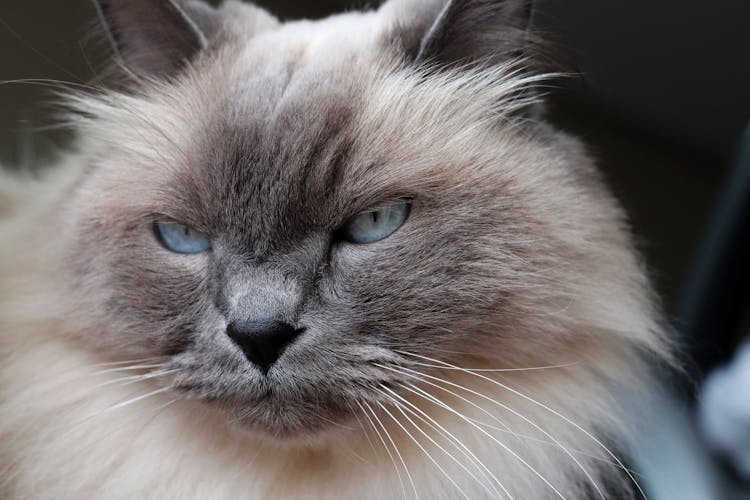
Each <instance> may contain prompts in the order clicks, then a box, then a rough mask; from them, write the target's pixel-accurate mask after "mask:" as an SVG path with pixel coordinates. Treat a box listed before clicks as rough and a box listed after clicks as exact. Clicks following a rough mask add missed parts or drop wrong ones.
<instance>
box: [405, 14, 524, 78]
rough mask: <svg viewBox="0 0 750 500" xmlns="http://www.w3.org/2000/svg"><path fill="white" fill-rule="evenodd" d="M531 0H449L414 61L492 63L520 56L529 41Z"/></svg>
mask: <svg viewBox="0 0 750 500" xmlns="http://www.w3.org/2000/svg"><path fill="white" fill-rule="evenodd" d="M532 3H533V2H532V0H448V1H447V2H445V3H444V4H443V6H442V9H441V10H440V12H439V13H438V14H437V16H436V17H435V19H434V21H433V23H432V24H431V26H430V28H429V29H428V30H427V32H426V33H424V36H423V37H422V39H421V42H420V44H419V49H418V50H417V56H416V61H417V62H419V63H423V62H436V63H439V64H443V65H462V64H472V63H490V64H491V63H493V62H498V61H501V60H505V59H509V58H512V57H516V56H523V55H524V52H525V50H526V49H528V48H529V45H530V44H531V41H532V37H531V35H530V34H529V30H528V28H529V24H530V22H531V10H532Z"/></svg>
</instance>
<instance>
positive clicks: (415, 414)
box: [381, 387, 500, 498]
mask: <svg viewBox="0 0 750 500" xmlns="http://www.w3.org/2000/svg"><path fill="white" fill-rule="evenodd" d="M383 388H384V389H387V388H386V387H383ZM388 392H391V393H392V394H393V396H395V397H398V398H399V399H401V400H403V401H406V400H404V399H403V398H402V397H401V396H399V395H397V394H396V393H394V392H393V391H390V390H388ZM381 394H383V395H384V396H386V397H389V396H388V394H385V393H383V392H382V391H381ZM392 402H393V404H394V406H395V407H396V409H397V410H398V411H399V412H401V414H402V415H403V416H404V418H406V420H408V421H409V423H410V424H411V425H412V426H413V427H414V428H415V429H417V431H419V433H420V434H422V435H423V436H424V437H425V438H427V439H428V440H429V441H430V442H431V443H432V444H433V445H435V446H436V447H437V448H438V449H439V450H440V451H442V452H443V453H445V454H446V455H447V456H448V458H450V459H451V460H453V461H454V462H455V463H456V464H457V465H458V466H459V467H461V469H463V470H464V471H465V472H466V473H467V474H468V475H469V476H470V477H471V478H472V479H473V480H474V481H476V482H477V483H478V484H479V485H480V486H482V488H484V490H485V491H486V492H487V493H489V494H490V495H492V494H493V492H494V495H495V496H496V497H498V498H499V497H500V492H499V491H498V490H497V489H496V488H495V485H494V484H492V483H491V482H490V488H492V491H491V490H490V488H488V487H487V485H486V484H485V483H484V482H483V481H480V479H479V478H478V477H477V476H476V475H475V474H474V473H473V472H471V470H469V468H468V467H466V466H465V465H464V464H463V463H461V461H460V460H458V459H457V458H456V457H454V456H453V455H452V454H451V453H450V452H448V450H446V449H445V448H444V447H443V446H441V445H440V444H439V443H438V442H437V441H435V440H434V439H433V438H432V437H431V436H430V435H429V434H428V433H427V432H425V431H424V429H422V428H421V427H419V425H417V424H416V423H414V421H413V420H412V419H411V418H409V416H408V415H406V414H405V413H404V410H405V411H407V412H409V413H410V414H411V415H414V417H416V418H418V419H419V420H421V421H422V422H424V423H425V424H426V425H428V426H430V427H431V428H432V429H434V430H436V431H437V430H438V428H437V427H436V426H434V425H432V424H431V423H430V422H428V421H427V420H425V419H424V418H422V417H421V416H420V415H419V414H418V413H416V412H415V411H414V410H412V409H410V408H409V407H408V406H404V405H403V404H401V403H399V402H398V401H392ZM441 435H443V436H444V434H442V433H441ZM453 439H454V440H456V441H458V440H457V439H456V438H455V437H454V438H453ZM449 442H451V441H449ZM458 442H459V443H460V441H458ZM451 444H453V445H454V446H455V447H457V448H458V449H459V451H461V448H460V447H458V446H456V444H455V443H453V442H451ZM464 456H466V457H467V458H470V455H468V454H467V453H464ZM471 461H472V463H474V461H473V460H471ZM480 463H481V462H480ZM479 472H480V474H482V477H483V478H484V480H487V476H486V475H485V474H483V473H482V470H481V469H479Z"/></svg>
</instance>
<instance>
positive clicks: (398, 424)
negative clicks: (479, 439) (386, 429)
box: [378, 402, 469, 500]
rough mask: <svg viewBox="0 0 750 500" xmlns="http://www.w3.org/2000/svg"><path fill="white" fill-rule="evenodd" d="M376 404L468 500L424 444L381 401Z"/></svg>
mask: <svg viewBox="0 0 750 500" xmlns="http://www.w3.org/2000/svg"><path fill="white" fill-rule="evenodd" d="M378 406H379V407H380V409H381V410H383V411H384V412H385V413H386V415H388V416H389V417H391V420H393V421H394V422H395V423H396V425H397V426H399V427H400V428H401V430H402V431H404V433H406V435H407V436H409V438H410V439H411V440H412V441H414V444H416V445H417V446H418V447H419V449H420V450H422V453H424V454H425V456H427V458H429V459H430V461H431V462H432V463H433V464H435V467H437V468H438V470H439V471H440V472H442V473H443V475H444V476H445V478H446V479H447V480H448V481H450V482H451V484H452V485H453V486H455V488H456V489H457V490H458V491H459V493H461V496H463V497H464V498H465V499H466V500H469V497H468V495H466V493H464V490H462V489H461V487H460V486H459V485H458V484H457V483H456V482H455V481H454V480H453V478H451V477H450V475H448V473H447V472H445V469H443V468H442V467H440V464H439V463H438V462H437V460H435V459H434V458H432V455H430V453H429V452H428V451H427V450H426V449H425V448H424V446H422V443H420V442H419V441H418V440H417V439H416V438H415V437H414V436H412V434H411V433H410V432H409V431H408V430H406V427H404V426H403V425H402V424H401V422H399V421H398V419H397V418H396V417H394V416H393V414H391V412H389V411H388V409H387V408H386V407H385V406H383V404H382V403H380V402H378ZM404 415H405V414H404ZM412 425H413V424H412Z"/></svg>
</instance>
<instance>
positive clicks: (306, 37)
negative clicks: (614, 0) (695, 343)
mask: <svg viewBox="0 0 750 500" xmlns="http://www.w3.org/2000/svg"><path fill="white" fill-rule="evenodd" d="M99 6H100V13H101V17H102V19H103V21H104V23H105V25H106V26H107V27H108V32H109V33H110V36H111V38H112V41H113V43H114V46H115V48H116V52H117V60H118V65H119V68H120V69H121V71H122V73H121V74H122V75H123V79H124V80H123V81H125V82H126V83H125V84H123V85H120V86H118V90H112V91H106V92H102V93H99V94H96V95H90V94H89V95H86V96H79V97H77V98H74V103H75V105H76V107H77V110H78V120H79V123H80V127H81V132H82V134H83V135H84V136H85V137H86V141H87V142H86V144H87V147H86V155H85V156H86V171H85V173H84V174H83V175H82V177H81V179H80V182H79V183H78V184H77V185H76V187H75V189H74V191H73V192H72V194H71V196H70V198H69V199H68V200H67V202H66V206H65V209H64V220H65V224H66V225H65V226H64V227H65V231H64V237H63V239H62V243H61V245H62V249H63V250H62V251H61V256H60V258H61V259H62V260H63V262H64V265H63V266H61V267H62V269H63V274H64V276H65V282H66V283H67V284H68V288H67V289H66V293H65V294H64V295H65V297H64V298H63V299H61V300H67V301H69V303H70V304H71V307H70V308H71V312H70V318H73V319H72V320H71V324H72V325H73V326H72V327H71V329H74V330H75V334H76V335H77V336H79V337H80V338H83V339H85V340H86V342H87V343H88V344H89V345H90V346H92V347H93V348H96V349H100V350H102V351H104V352H106V353H108V354H110V355H113V356H122V357H127V358H133V357H151V356H159V357H161V358H160V359H163V360H164V364H163V365H162V366H163V367H164V368H165V373H168V375H165V376H164V378H165V379H166V380H167V381H168V383H169V384H171V385H172V386H173V389H174V391H175V392H177V393H178V394H180V395H181V396H182V397H188V398H196V399H201V400H204V401H206V402H208V403H209V404H213V405H216V406H218V407H221V408H226V409H228V410H229V413H231V415H233V418H234V419H235V420H237V421H239V422H241V423H243V424H245V425H247V426H248V427H250V428H253V429H256V430H258V431H261V432H264V433H266V434H270V435H274V436H299V435H310V434H315V433H318V432H320V431H322V430H325V429H328V428H330V427H331V426H332V425H333V424H332V423H336V422H342V421H345V420H348V419H349V418H350V416H351V415H352V414H353V413H355V412H357V411H359V409H360V408H363V407H365V408H366V407H368V406H375V405H377V404H378V403H379V402H381V401H385V400H387V399H388V391H390V390H394V391H397V392H398V391H399V390H400V389H399V388H400V387H402V386H403V385H404V384H408V383H411V382H415V381H416V380H418V376H417V375H415V373H421V372H425V371H428V372H429V371H430V370H433V371H435V370H439V369H440V367H441V363H445V365H442V366H447V364H450V365H456V366H473V367H478V366H479V367H481V366H484V367H491V368H503V369H505V368H509V369H513V368H526V367H533V366H547V365H558V364H563V363H575V364H579V365H580V366H581V367H583V368H584V369H585V370H586V371H587V373H589V372H590V373H593V372H598V373H601V372H609V373H610V374H611V375H612V376H613V377H615V378H617V377H619V376H620V373H619V372H618V371H617V370H618V368H617V367H618V366H624V365H625V364H626V363H625V360H626V359H628V357H629V356H630V355H631V354H632V353H633V352H634V351H635V350H636V349H637V346H645V347H653V346H654V345H656V343H657V341H656V340H655V337H654V336H653V333H652V332H653V322H652V321H653V314H652V312H651V306H650V303H651V297H650V292H649V288H648V284H647V281H646V279H645V278H644V276H643V273H642V271H641V270H640V269H639V267H638V264H637V262H636V258H635V256H634V254H633V252H632V249H631V245H630V242H629V239H628V236H627V232H626V230H625V229H624V219H623V216H622V214H621V212H620V210H619V208H618V207H617V205H616V203H615V202H614V201H613V200H612V199H611V197H610V195H609V194H608V192H607V191H606V189H605V188H604V187H603V186H602V184H601V182H600V180H599V177H598V175H597V174H596V171H595V169H594V168H593V164H592V161H591V160H590V158H589V157H588V156H587V155H586V153H585V151H584V150H583V148H582V147H581V146H580V145H579V144H578V142H577V141H576V140H574V139H572V138H570V137H568V136H567V135H565V134H563V133H560V132H558V131H556V130H554V129H553V128H552V127H550V126H549V125H547V124H545V122H544V121H543V120H541V119H539V118H537V117H536V116H535V113H534V110H533V106H534V105H535V104H536V103H538V101H539V93H538V91H537V89H536V86H537V84H538V83H539V82H540V81H542V80H543V78H544V75H541V74H540V73H539V72H538V71H537V67H536V66H535V64H534V63H533V61H534V60H535V59H534V57H533V56H534V49H535V47H536V46H537V42H536V41H535V40H534V38H533V37H532V36H531V35H529V32H528V24H529V16H530V2H529V1H526V0H494V1H489V0H484V1H479V0H451V1H447V2H446V1H442V0H436V1H429V0H424V1H419V0H391V1H390V2H387V3H386V4H384V5H383V6H382V7H380V8H379V9H378V10H375V11H371V12H366V13H357V12H352V13H347V14H343V15H338V16H333V17H330V18H327V19H324V20H322V21H316V22H310V21H298V22H289V23H281V22H279V21H278V20H276V19H275V18H274V17H272V16H271V15H270V14H269V13H267V12H266V11H264V10H262V9H260V8H258V7H255V6H252V5H250V4H241V3H239V2H234V1H227V2H226V3H224V4H223V5H222V6H221V7H219V8H214V7H210V6H208V5H207V4H204V3H200V2H193V1H190V2H178V1H173V0H127V1H125V0H113V1H100V2H99ZM428 358H429V359H431V360H432V361H429V362H427V361H426V360H427V359H428ZM430 364H431V365H433V366H432V367H428V366H425V365H430ZM624 372H625V369H624V368H623V373H624ZM597 377H599V375H597ZM549 383H554V380H551V381H549ZM588 383H590V384H594V382H586V383H584V384H583V385H581V386H580V387H579V388H578V389H579V390H581V391H586V390H587V389H586V388H587V387H589V386H588V385H586V384H588ZM362 411H364V410H362Z"/></svg>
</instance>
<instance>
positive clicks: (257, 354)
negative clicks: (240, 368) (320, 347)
mask: <svg viewBox="0 0 750 500" xmlns="http://www.w3.org/2000/svg"><path fill="white" fill-rule="evenodd" d="M302 331H303V329H301V328H300V329H298V328H294V327H293V326H292V325H290V324H288V323H285V322H283V321H277V320H267V319H265V320H253V321H232V322H231V323H229V325H228V326H227V335H229V338H230V339H232V340H233V341H234V343H235V344H237V345H238V346H239V347H240V349H242V352H243V353H245V357H246V358H247V359H248V360H249V361H250V362H251V363H254V364H255V365H256V366H257V367H258V368H259V369H260V371H262V372H263V373H264V374H266V373H268V370H270V369H271V366H273V364H274V363H275V362H276V360H278V359H279V358H280V357H281V355H282V354H283V353H284V350H286V348H287V347H288V346H289V344H291V343H292V342H293V341H294V339H296V338H297V337H298V336H299V334H300V333H302Z"/></svg>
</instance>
